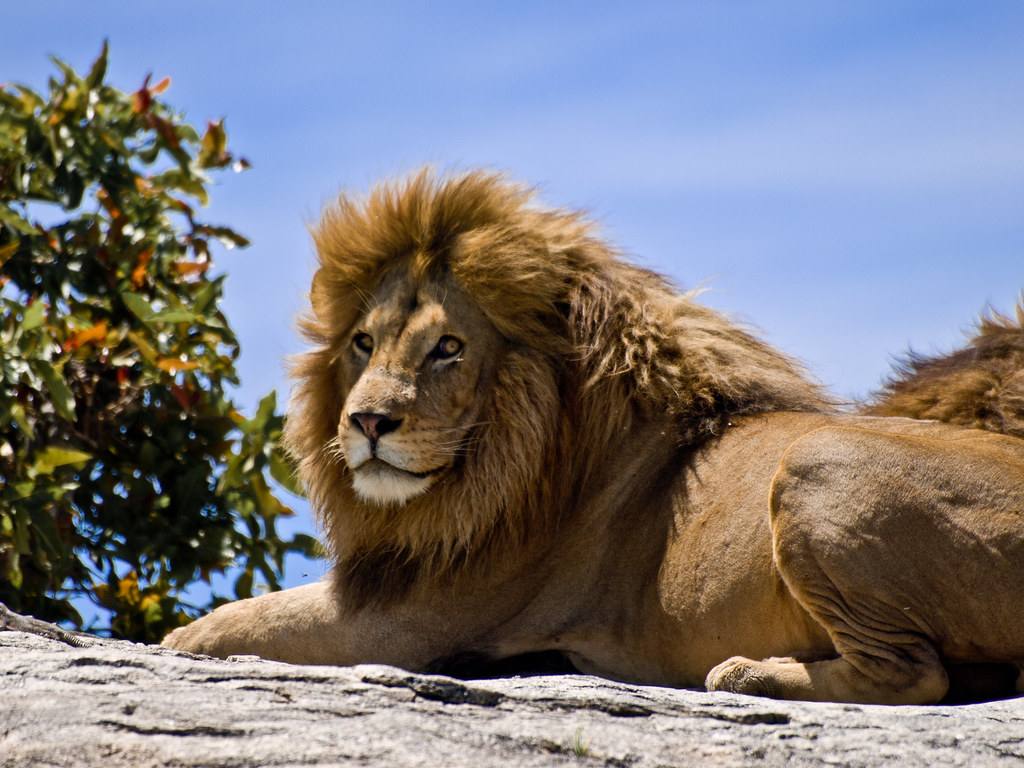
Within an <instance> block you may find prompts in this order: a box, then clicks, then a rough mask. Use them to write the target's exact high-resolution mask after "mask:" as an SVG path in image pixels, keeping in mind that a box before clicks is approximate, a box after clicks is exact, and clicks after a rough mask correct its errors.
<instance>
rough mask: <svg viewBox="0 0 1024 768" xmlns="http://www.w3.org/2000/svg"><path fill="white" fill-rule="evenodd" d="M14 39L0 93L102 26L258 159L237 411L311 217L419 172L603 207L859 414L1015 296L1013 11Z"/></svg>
mask: <svg viewBox="0 0 1024 768" xmlns="http://www.w3.org/2000/svg"><path fill="white" fill-rule="evenodd" d="M3 27H4V29H5V31H6V34H5V35H4V43H3V45H2V46H0V82H3V81H13V82H22V83H25V84H27V85H30V86H32V87H34V88H36V89H40V90H42V89H45V83H46V79H47V78H48V77H49V76H50V75H51V74H53V72H54V68H53V66H52V65H51V64H50V62H49V61H48V59H47V55H48V54H54V55H57V56H59V57H61V58H63V59H65V60H66V61H68V62H69V63H71V64H72V65H73V66H75V67H76V68H78V69H84V68H86V67H87V66H88V64H89V63H90V62H91V61H92V60H93V59H94V58H95V56H96V54H97V53H98V52H99V50H100V47H101V44H102V41H103V40H104V39H105V38H106V39H109V41H110V45H111V64H110V69H109V76H108V80H109V81H110V82H112V83H113V84H115V85H117V86H119V87H120V88H122V89H123V90H134V89H135V88H137V87H138V85H140V84H141V82H142V79H143V77H144V76H145V74H146V73H147V72H152V73H153V74H154V77H155V78H156V79H159V78H161V77H163V76H165V75H169V76H170V77H171V79H172V86H171V88H170V89H169V90H168V91H167V92H166V93H165V94H164V97H165V98H166V99H167V100H168V101H169V102H170V103H171V104H173V105H175V106H176V107H177V108H179V109H183V110H184V111H185V112H186V113H187V116H188V118H189V119H190V121H192V122H193V123H196V124H199V125H202V124H204V123H205V121H206V120H207V119H218V118H221V117H225V118H226V126H227V129H228V135H229V139H230V144H231V145H232V147H233V148H234V150H236V151H237V152H239V153H241V154H243V155H245V156H246V157H247V158H248V159H249V160H250V161H251V162H252V164H253V168H252V170H250V171H247V172H246V173H244V174H240V175H237V176H236V175H232V176H221V177H219V179H218V183H217V186H216V188H215V189H214V190H213V191H212V203H211V206H210V208H209V210H208V211H207V218H208V219H209V220H211V221H213V222H214V223H224V224H228V225H230V226H232V227H234V228H235V229H237V230H239V231H240V232H242V233H243V234H245V235H246V236H247V237H249V238H250V239H251V240H252V242H253V245H252V246H251V247H250V248H248V249H245V250H242V251H232V252H225V253H221V254H220V255H219V258H218V265H219V267H220V268H221V269H223V270H225V271H227V272H228V273H229V275H230V278H229V280H228V283H227V296H226V300H225V304H224V306H225V310H226V312H227V315H228V318H229V320H230V321H231V323H232V325H233V326H234V328H235V329H236V331H237V332H238V334H239V336H240V338H241V341H242V357H241V359H240V364H239V368H240V371H241V374H242V379H243V386H242V388H241V390H240V391H239V392H238V393H237V400H238V401H239V402H240V403H242V404H243V405H245V406H247V407H251V406H253V405H254V404H255V402H256V401H257V400H258V398H259V397H260V395H261V394H263V393H264V392H266V391H267V390H268V389H270V388H272V387H276V388H278V390H279V392H281V393H282V395H283V394H284V393H285V392H287V389H288V384H287V381H286V379H285V377H284V375H283V365H282V360H283V358H284V357H285V356H287V355H289V354H292V353H295V352H297V351H299V349H300V348H301V347H300V344H299V341H298V339H297V337H296V336H295V334H294V333H293V332H292V326H291V317H292V316H293V315H294V313H295V312H296V311H297V310H298V309H299V308H301V305H302V301H303V292H304V290H305V289H306V287H307V285H308V282H309V278H310V263H311V249H310V245H309V238H308V236H307V234H306V225H307V223H308V222H310V221H312V220H314V219H315V218H316V216H317V211H318V210H319V208H320V207H321V205H322V204H323V203H324V202H325V201H327V200H329V199H330V198H331V197H333V196H334V195H336V194H337V193H338V191H339V190H341V189H343V188H347V189H362V188H365V187H366V186H367V185H368V184H370V183H371V182H372V181H374V180H375V179H377V178H378V177H380V176H382V175H388V174H397V173H402V172H404V171H406V170H408V169H411V168H415V167H418V166H420V165H421V164H423V163H427V162H430V163H435V164H437V165H438V166H439V167H441V168H467V167H473V166H488V167H491V168H498V169H502V170H506V171H508V172H510V173H511V174H512V175H513V176H515V177H517V178H520V179H524V180H527V181H530V182H532V183H534V184H536V185H538V187H539V188H540V190H541V195H542V198H543V199H544V200H546V201H548V202H551V203H554V204H558V205H568V206H574V207H582V208H585V209H587V210H588V211H590V212H591V213H592V215H593V216H594V217H595V218H597V219H598V220H599V221H601V222H602V224H603V226H604V228H605V231H606V233H607V235H608V237H609V239H611V240H613V241H614V242H615V243H617V244H618V245H619V246H621V247H622V248H623V249H624V250H625V251H626V252H627V253H629V254H630V255H631V256H632V257H633V258H634V259H635V260H636V261H638V262H640V263H642V264H644V265H646V266H649V267H651V268H653V269H656V270H658V271H661V272H664V273H666V274H668V275H669V276H670V277H671V278H672V279H673V280H674V281H676V282H677V283H678V284H680V285H681V286H684V287H694V286H696V285H698V284H701V283H702V282H704V281H707V280H710V283H709V287H710V290H709V291H708V292H707V293H705V294H704V297H703V300H704V301H706V302H707V303H709V304H711V305H713V306H715V307H718V308H721V309H723V310H726V311H729V312H734V313H738V314H739V315H741V316H743V317H744V318H746V319H748V320H749V321H751V322H752V323H754V324H755V325H756V326H757V327H759V328H760V329H761V330H762V331H763V333H764V335H765V336H766V337H767V338H768V339H769V340H770V341H772V342H773V343H775V344H777V345H779V346H780V347H782V348H783V349H785V350H786V351H788V352H789V353H791V354H794V355H796V356H798V357H800V358H801V359H803V360H804V361H806V362H807V364H808V365H809V367H810V369H811V370H812V371H813V372H814V373H815V374H816V375H817V376H818V377H819V378H820V379H822V380H823V381H824V382H825V383H827V384H828V385H830V386H831V387H832V388H833V389H834V390H835V391H836V392H837V393H839V394H840V395H842V396H844V397H851V398H852V397H856V396H858V395H863V394H865V393H867V392H868V391H869V390H870V389H871V388H872V387H873V386H874V385H875V384H876V383H877V382H878V381H879V380H880V379H881V378H882V377H883V376H884V375H885V373H886V371H887V370H888V365H889V361H890V359H891V357H892V356H894V355H899V354H900V353H902V352H904V351H905V350H906V349H907V348H908V346H913V347H914V348H915V349H917V350H919V351H925V352H928V351H936V350H943V349H947V348H949V347H950V346H952V345H954V344H955V343H956V342H957V340H958V339H959V338H960V334H961V332H962V331H963V330H964V329H966V328H968V327H969V326H970V324H971V322H972V319H973V318H974V317H976V316H977V314H978V313H979V312H980V311H981V310H982V309H983V308H984V307H985V306H986V305H991V306H992V307H994V308H996V309H999V310H1003V311H1006V310H1009V309H1010V308H1011V307H1012V305H1013V303H1014V301H1015V300H1016V297H1017V295H1018V292H1019V291H1020V289H1021V288H1022V287H1024V215H1022V214H1024V45H1022V44H1021V40H1024V3H1021V2H1019V0H986V1H985V2H962V0H958V1H957V2H948V1H947V0H856V2H854V1H853V0H847V2H837V1H833V0H806V1H805V0H789V1H787V2H779V1H778V0H758V1H756V2H755V1H752V0H699V1H698V0H674V1H667V0H666V1H658V2H635V3H630V4H626V3H611V2H594V1H591V2H586V3H584V2H559V1H558V0H548V1H547V2H533V1H532V0H531V1H529V2H515V3H509V2H505V3H493V2H472V3H471V2H445V1H438V2H430V3H427V2H404V3H399V2H388V1H387V0H384V1H379V2H373V3H350V2H337V1H336V2H327V1H326V0H313V1H310V2H302V3H298V2H293V3H289V4H283V3H279V2H275V3H269V2H262V1H260V0H257V1H253V2H239V1H237V0H224V1H222V2H214V3H211V2H197V1H195V0H186V1H184V2H177V3H173V4H172V3H166V2H145V3H138V2H136V3H128V2H109V1H107V0H90V2H87V3H68V2H55V1H54V0H33V2H31V3H17V4H13V3H12V4H8V7H6V8H5V9H4V12H3ZM295 525H296V526H297V527H298V528H300V529H303V530H308V529H309V525H310V524H309V521H308V517H307V516H306V515H305V514H300V515H299V517H298V518H297V520H296V522H295ZM318 568H319V566H315V565H314V566H312V568H309V567H306V566H304V565H303V564H301V563H300V564H294V565H293V566H292V567H291V568H290V571H289V574H288V580H287V581H288V583H289V584H295V583H300V582H301V581H303V580H304V579H305V577H304V574H306V573H311V571H312V573H317V572H318V571H317V569H318ZM312 573H311V575H312Z"/></svg>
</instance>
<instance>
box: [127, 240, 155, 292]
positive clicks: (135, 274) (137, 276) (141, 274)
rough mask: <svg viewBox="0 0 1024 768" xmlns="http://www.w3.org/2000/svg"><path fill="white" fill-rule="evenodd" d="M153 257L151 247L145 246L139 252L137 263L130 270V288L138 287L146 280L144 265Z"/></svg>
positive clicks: (147, 264)
mask: <svg viewBox="0 0 1024 768" xmlns="http://www.w3.org/2000/svg"><path fill="white" fill-rule="evenodd" d="M152 258H153V249H152V248H147V249H146V250H145V251H143V252H142V253H140V254H139V264H138V266H137V267H135V269H133V270H132V288H135V289H138V288H140V287H142V284H143V283H144V282H146V267H147V266H149V262H150V261H151V260H152Z"/></svg>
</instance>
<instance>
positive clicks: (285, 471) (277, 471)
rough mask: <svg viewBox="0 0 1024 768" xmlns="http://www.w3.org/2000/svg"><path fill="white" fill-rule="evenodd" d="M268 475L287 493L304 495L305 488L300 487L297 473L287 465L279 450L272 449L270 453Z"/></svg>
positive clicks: (301, 496)
mask: <svg viewBox="0 0 1024 768" xmlns="http://www.w3.org/2000/svg"><path fill="white" fill-rule="evenodd" d="M270 476H271V477H272V478H274V481H275V482H276V483H277V484H278V485H280V486H281V487H282V488H284V489H285V490H286V491H288V492H289V493H292V494H294V495H296V496H298V497H300V498H303V497H305V495H306V489H305V488H303V487H302V483H301V482H300V481H299V477H298V475H296V474H295V472H294V471H292V468H291V467H290V466H288V463H287V462H286V461H285V460H284V456H283V455H282V452H281V451H280V450H274V451H273V452H272V453H271V454H270Z"/></svg>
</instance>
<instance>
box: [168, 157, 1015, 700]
mask: <svg viewBox="0 0 1024 768" xmlns="http://www.w3.org/2000/svg"><path fill="white" fill-rule="evenodd" d="M313 240H314V242H315V245H316V251H317V254H318V256H317V258H318V261H317V267H316V272H315V276H314V278H313V282H312V288H311V292H310V301H311V311H310V312H309V313H308V314H307V315H306V316H305V317H304V318H303V319H302V320H301V329H302V331H303V333H304V335H305V337H306V338H307V340H308V341H309V342H310V348H309V350H308V351H307V352H305V353H303V354H302V355H301V356H300V357H299V358H297V360H296V361H295V363H294V367H293V375H294V380H295V382H296V384H295V389H294V392H293V399H292V402H291V404H290V407H289V415H288V419H287V424H286V428H285V439H286V442H287V446H288V447H289V450H290V451H291V452H292V454H293V456H294V457H295V459H296V461H297V467H298V470H297V471H298V474H299V477H300V478H301V480H302V481H303V483H304V484H305V486H306V488H307V489H308V493H309V498H310V500H311V504H312V507H313V509H314V510H315V513H316V515H317V517H318V521H319V523H320V525H321V526H322V529H323V533H324V537H325V539H326V543H327V545H328V548H329V550H330V552H331V557H332V561H333V570H332V571H331V573H330V575H329V577H327V578H326V579H325V580H323V581H321V582H318V583H314V584H309V585H305V586H300V587H296V588H293V589H288V590H285V591H281V592H274V593H269V594H265V595H262V596H259V597H255V598H251V599H247V600H241V601H239V602H235V603H231V604H228V605H225V606H222V607H220V608H218V609H216V610H215V611H213V612H212V613H210V614H209V615H207V616H205V617H203V618H200V619H198V620H196V621H195V622H193V623H191V624H189V625H188V626H185V627H182V628H179V629H176V630H175V631H173V632H172V633H171V634H170V635H169V636H168V637H167V638H166V639H165V640H164V645H166V646H167V647H169V648H175V649H180V650H183V651H190V652H193V653H201V654H208V655H211V656H220V657H226V656H229V655H232V654H255V655H259V656H262V657H264V658H267V659H276V660H280V661H285V662H292V663H298V664H336V665H351V664H357V663H371V662H373V663H386V664H392V665H396V666H399V667H403V668H406V669H409V670H413V671H423V672H432V673H444V674H455V675H460V676H469V677H472V676H486V675H488V674H494V673H495V671H496V670H501V669H503V668H506V667H503V665H505V664H511V663H513V662H515V661H516V660H521V659H530V658H550V657H554V658H560V659H564V660H566V662H568V663H569V664H571V668H573V669H575V670H578V671H580V672H583V673H589V674H595V675H600V676H604V677H607V678H612V679H616V680H620V681H627V682H632V683H637V684H654V685H661V686H676V687H699V686H706V687H707V689H709V690H714V691H732V692H737V693H745V694H755V695H761V696H770V697H777V698H785V699H805V700H819V701H840V702H861V703H880V704H924V703H931V702H938V701H940V700H942V699H943V697H945V696H947V694H948V692H949V689H950V679H951V676H952V677H954V678H959V677H963V676H964V675H963V670H967V671H968V673H967V677H968V678H969V679H970V678H971V674H970V670H972V669H978V670H991V669H992V668H993V667H995V668H997V669H999V670H1005V671H1009V670H1012V671H1013V674H1014V675H1016V670H1017V667H1018V665H1019V664H1020V663H1021V662H1022V661H1024V612H1022V611H1021V610H1020V606H1021V605H1024V567H1021V564H1022V563H1024V440H1021V439H1018V438H1017V437H1013V436H1010V435H1005V434H997V433H995V432H993V431H984V430H975V429H966V428H963V427H961V426H955V425H950V424H945V423H940V422H937V421H927V420H920V419H909V418H896V417H880V416H875V415H865V414H860V413H856V412H850V411H849V410H845V409H844V408H843V407H842V405H841V404H839V403H837V402H836V401H835V400H834V399H833V398H832V397H831V396H829V394H828V393H827V392H826V391H825V390H824V389H823V388H822V387H821V386H820V385H819V384H818V383H816V382H815V381H813V380H812V379H811V378H810V377H809V376H808V374H807V373H806V372H805V370H804V369H803V368H802V367H801V365H800V364H799V363H797V362H796V361H794V360H793V359H791V358H789V357H787V356H786V355H784V354H782V353H780V352H779V351H777V350H775V349H774V348H772V347H771V346H770V345H768V344H767V343H765V342H764V341H762V340H761V339H760V338H758V336H757V335H756V334H755V333H754V332H752V331H751V330H750V329H748V328H746V327H744V326H741V325H740V324H738V323H737V322H735V321H733V320H731V319H729V318H727V317H725V316H724V315H722V314H720V313H718V312H716V311H713V310H711V309H709V308H706V307H704V306H702V305H700V304H699V303H697V301H696V300H695V295H694V294H690V293H685V292H681V291H679V290H677V289H676V288H674V287H673V286H672V285H671V284H670V283H669V282H668V281H667V280H666V279H665V278H663V277H661V276H659V275H657V274H655V273H653V272H651V271H648V270H646V269H643V268H640V267H638V266H635V265H633V264H631V263H630V262H629V261H627V260H626V259H625V258H624V257H623V256H622V255H621V254H620V253H619V252H617V251H616V250H615V249H614V248H613V247H612V246H611V245H609V244H608V243H607V242H605V240H604V239H602V237H601V236H600V235H599V234H598V232H597V229H596V227H595V225H594V224H593V223H592V222H590V221H588V220H587V219H586V218H585V217H584V216H583V215H582V214H580V213H578V212H574V211H570V210H563V209H557V208H548V207H544V206H542V205H540V204H539V203H537V201H536V196H535V194H534V193H533V191H532V190H531V189H529V188H528V187H526V186H523V185H521V184H518V183H514V182H512V181H510V180H509V179H508V178H507V177H505V176H503V175H501V174H498V173H492V172H488V171H470V172H465V173H461V174H455V175H448V176H441V175H438V174H437V173H435V172H433V171H432V170H429V169H426V170H422V171H420V172H418V173H415V174H412V175H410V176H409V177H407V178H405V179H403V180H397V181H394V180H393V181H385V182H381V183H380V184H378V185H377V186H376V187H375V188H373V189H372V190H371V191H370V192H369V194H368V195H366V196H365V197H357V196H349V195H342V196H341V197H340V199H339V200H338V201H337V202H336V203H333V204H330V205H328V206H327V208H326V209H325V211H324V213H323V214H322V218H321V219H320V221H319V223H318V224H317V225H316V226H315V227H314V228H313ZM1006 332H1007V335H1008V336H1010V337H1013V338H1014V339H1016V341H1017V343H1018V347H1019V342H1020V339H1021V338H1022V334H1024V329H1022V328H1021V327H1020V326H1019V325H1017V326H1012V327H1011V326H1010V325H1009V324H1007V325H1006ZM961 367H962V368H963V369H964V370H965V371H966V369H967V368H969V367H970V366H968V365H966V363H964V364H962V365H961ZM1015 376H1016V377H1017V379H1016V381H1018V382H1019V370H1018V371H1015V372H1006V373H1005V374H1004V378H1003V380H1005V381H1006V382H1008V383H1009V382H1011V381H1012V380H1014V379H1013V377H1015ZM909 378H910V379H913V375H911V376H910V377H909ZM898 391H899V386H898V385H896V384H894V385H891V386H890V389H889V392H890V395H889V396H886V395H885V394H883V395H882V396H880V398H879V399H878V402H877V403H876V406H877V407H878V408H879V409H883V408H884V407H886V406H885V403H886V402H889V403H890V406H889V407H891V408H892V410H894V411H899V410H900V409H901V408H905V404H904V405H900V404H899V403H897V402H896V400H897V394H898ZM1018 394H1019V392H1018ZM887 397H888V399H887ZM918 399H919V400H922V401H923V400H925V399H927V398H926V397H924V396H922V397H920V398H918ZM961 402H962V401H961ZM960 407H964V406H963V405H961V406H960ZM909 410H911V411H912V412H913V415H915V416H916V415H919V412H920V415H932V414H931V411H929V410H928V409H924V410H923V411H921V410H920V409H909ZM935 415H939V416H942V413H941V412H939V413H937V414H935ZM990 423H991V420H990V419H987V418H982V419H980V421H979V424H980V425H982V426H990ZM980 677H983V675H981V674H980V673H979V678H980ZM999 680H1000V681H1003V682H1005V681H1004V680H1003V677H999ZM1000 684H1002V682H1001V683H1000ZM1011 685H1012V682H1011Z"/></svg>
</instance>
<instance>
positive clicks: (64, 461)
mask: <svg viewBox="0 0 1024 768" xmlns="http://www.w3.org/2000/svg"><path fill="white" fill-rule="evenodd" d="M91 458H92V454H90V453H86V452H85V451H77V450H74V449H72V448H58V447H56V446H50V447H48V448H44V449H43V450H41V451H39V453H37V454H36V456H35V461H34V462H32V468H33V470H34V471H35V473H36V474H37V475H52V474H53V470H55V469H57V467H66V466H69V465H74V466H76V467H80V466H82V465H84V464H85V463H86V462H87V461H89V459H91Z"/></svg>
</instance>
